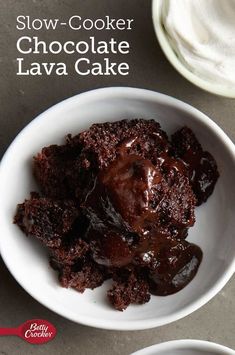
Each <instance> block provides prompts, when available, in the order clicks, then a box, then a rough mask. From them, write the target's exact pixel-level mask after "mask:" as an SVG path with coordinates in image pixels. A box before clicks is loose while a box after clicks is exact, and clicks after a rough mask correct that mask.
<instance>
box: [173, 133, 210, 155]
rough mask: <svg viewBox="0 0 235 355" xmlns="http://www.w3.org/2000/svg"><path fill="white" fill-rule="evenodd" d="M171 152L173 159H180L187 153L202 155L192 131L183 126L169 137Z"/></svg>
mask: <svg viewBox="0 0 235 355" xmlns="http://www.w3.org/2000/svg"><path fill="white" fill-rule="evenodd" d="M171 144H172V152H173V154H174V156H175V157H178V158H182V157H183V156H184V155H185V154H186V153H188V152H189V151H190V152H192V153H193V154H195V155H196V154H197V153H202V151H203V149H202V146H201V144H200V143H199V142H198V140H197V138H196V136H195V134H194V133H193V131H192V130H191V129H190V128H188V127H186V126H184V127H182V128H181V129H179V130H178V131H176V132H175V133H174V134H173V135H172V137H171Z"/></svg>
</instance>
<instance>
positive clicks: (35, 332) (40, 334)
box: [0, 319, 56, 344]
mask: <svg viewBox="0 0 235 355" xmlns="http://www.w3.org/2000/svg"><path fill="white" fill-rule="evenodd" d="M0 335H16V336H18V337H20V338H22V339H24V340H25V341H27V342H28V343H31V344H43V343H47V342H48V341H50V340H52V339H53V338H54V337H55V336H56V328H55V327H54V325H52V324H51V323H49V322H48V321H47V320H43V319H31V320H28V321H26V322H25V323H23V324H21V325H20V326H19V327H18V328H0Z"/></svg>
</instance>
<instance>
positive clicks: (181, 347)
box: [132, 339, 235, 355]
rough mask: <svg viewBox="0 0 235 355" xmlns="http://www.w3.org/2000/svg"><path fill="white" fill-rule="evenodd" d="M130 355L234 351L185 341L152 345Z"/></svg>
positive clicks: (234, 353)
mask: <svg viewBox="0 0 235 355" xmlns="http://www.w3.org/2000/svg"><path fill="white" fill-rule="evenodd" d="M132 355H235V351H234V350H232V349H229V348H227V347H225V346H222V345H219V344H215V343H211V342H209V341H202V340H191V339H185V340H173V341H167V342H165V343H161V344H157V345H152V346H149V347H148V348H145V349H142V350H139V351H136V352H135V353H133V354H132Z"/></svg>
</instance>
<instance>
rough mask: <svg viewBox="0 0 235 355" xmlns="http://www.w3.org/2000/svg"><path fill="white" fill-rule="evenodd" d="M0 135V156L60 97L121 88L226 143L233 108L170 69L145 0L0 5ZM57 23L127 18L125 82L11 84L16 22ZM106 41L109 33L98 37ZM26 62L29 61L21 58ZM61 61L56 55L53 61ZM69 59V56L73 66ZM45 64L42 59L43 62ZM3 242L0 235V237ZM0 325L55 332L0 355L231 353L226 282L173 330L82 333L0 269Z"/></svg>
mask: <svg viewBox="0 0 235 355" xmlns="http://www.w3.org/2000/svg"><path fill="white" fill-rule="evenodd" d="M0 5H1V11H0V24H1V30H0V65H1V78H0V93H1V94H0V101H1V105H0V136H1V140H0V141H1V144H0V148H1V154H2V153H3V152H4V151H5V149H6V148H7V147H8V145H9V144H10V142H11V140H12V139H13V138H14V137H15V135H16V134H17V133H18V132H19V131H20V130H21V129H22V128H23V127H24V126H25V125H26V124H27V123H28V122H30V121H31V120H32V119H33V117H35V116H36V115H37V114H38V113H40V112H42V111H43V110H45V109H46V108H48V107H49V106H51V105H53V104H54V103H56V102H59V101H60V100H62V99H63V98H66V97H69V96H72V95H74V94H77V93H79V92H83V91H86V90H89V89H93V88H97V87H103V86H112V85H115V86H117V85H125V86H135V87H143V88H148V89H153V90H156V91H159V92H163V93H167V94H169V95H172V96H174V97H177V98H179V99H182V100H183V101H186V102H188V103H190V104H192V105H193V106H195V107H197V108H198V109H200V110H202V111H203V112H205V113H206V114H208V115H209V116H210V117H211V118H212V119H213V120H214V121H215V122H217V123H218V124H219V125H220V126H221V127H222V128H223V129H224V131H225V132H226V133H227V134H228V135H229V136H230V138H232V139H233V140H234V138H235V121H234V116H235V101H234V100H229V99H224V98H220V97H216V96H213V95H210V94H208V93H206V92H203V91H202V90H200V89H197V88H196V87H194V86H193V85H191V84H190V83H188V82H187V81H186V80H185V79H183V78H182V77H181V76H180V75H178V74H177V72H176V71H175V70H174V69H173V68H172V67H171V66H170V64H169V63H168V62H167V60H166V59H165V57H164V55H163V54H162V52H161V50H160V48H159V46H158V44H157V41H156V39H155V36H154V32H153V28H152V23H151V6H150V1H148V0H118V1H117V0H86V1H85V0H64V1H62V0H61V1H59V0H45V1H42V0H33V1H31V0H0ZM20 14H24V15H31V16H32V17H49V16H51V17H57V16H60V17H61V16H62V17H63V18H64V19H66V18H67V17H69V16H71V15H74V14H81V15H83V16H85V17H93V18H95V17H100V16H104V15H106V14H109V15H110V16H113V17H118V18H121V17H130V18H135V26H134V30H133V31H132V32H128V34H127V33H126V32H120V33H115V37H116V38H119V39H126V38H128V40H129V41H130V43H131V46H132V53H131V54H130V55H128V62H129V63H130V66H131V71H130V75H129V76H128V77H120V76H119V77H91V76H89V77H79V76H76V75H73V76H69V77H61V78H60V77H46V76H44V77H35V78H32V77H17V76H16V75H15V58H16V57H17V53H16V49H15V41H16V39H17V38H18V36H19V32H18V31H16V30H15V18H16V16H18V15H20ZM95 35H97V38H100V39H108V36H110V34H108V33H104V32H103V33H98V34H96V33H95ZM86 36H88V33H87V32H79V33H76V32H75V33H74V32H72V31H68V30H67V31H65V30H58V31H56V33H54V34H53V33H52V32H40V37H41V38H43V39H48V40H49V39H50V40H55V39H56V38H60V39H61V40H63V39H64V40H69V39H77V40H79V39H81V40H82V39H86ZM29 59H30V58H29ZM58 59H59V61H63V59H64V58H63V56H61V57H60V58H58ZM75 59H76V56H72V57H71V59H66V61H69V60H71V62H74V60H75ZM48 61H49V59H48ZM3 237H4V236H1V238H3ZM0 273H1V284H0V326H16V325H18V324H20V323H21V322H23V321H25V320H26V319H31V318H37V317H38V318H45V319H48V320H49V321H51V322H52V323H53V324H55V326H56V327H57V330H58V335H57V337H56V339H55V340H54V341H52V342H51V343H48V344H45V345H42V346H33V345H29V344H27V343H24V342H23V341H22V340H20V339H17V338H14V337H11V338H9V337H2V338H0V354H31V353H32V354H55V353H56V354H88V355H89V354H93V353H95V354H97V355H99V354H111V353H112V354H128V353H130V352H132V351H134V350H137V349H140V348H143V347H146V346H149V345H152V344H155V343H159V342H162V341H166V340H171V339H182V338H195V339H204V340H211V341H215V342H218V343H221V344H224V345H227V346H229V347H232V348H235V336H234V329H235V316H234V308H235V299H234V294H235V282H234V281H235V280H234V278H233V279H232V280H231V281H230V282H229V283H228V284H227V286H226V287H225V288H224V289H223V290H222V291H221V292H220V294H219V295H217V296H216V297H215V298H214V299H213V300H212V301H211V302H209V303H208V304H207V305H206V306H204V307H203V308H201V309H200V310H198V311H196V312H194V313H193V314H192V315H190V316H188V317H186V318H185V319H182V320H180V321H177V322H175V323H173V324H170V325H167V326H164V327H161V328H156V329H152V330H146V331H138V332H116V331H105V330H98V329H93V328H88V327H84V326H81V325H77V324H74V323H72V322H70V321H68V320H65V319H63V318H62V317H60V316H57V315H56V314H54V313H52V312H51V311H49V310H47V309H46V308H44V307H43V306H41V305H40V304H39V303H37V302H36V301H34V300H33V299H32V298H31V297H30V296H29V295H28V294H27V293H26V292H25V291H24V290H23V289H22V288H21V287H20V286H19V285H18V284H17V283H16V282H15V281H14V279H13V278H12V276H11V275H10V274H9V272H8V271H7V269H6V268H5V266H4V265H3V263H2V262H0Z"/></svg>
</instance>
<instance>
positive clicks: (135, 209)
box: [14, 119, 219, 311]
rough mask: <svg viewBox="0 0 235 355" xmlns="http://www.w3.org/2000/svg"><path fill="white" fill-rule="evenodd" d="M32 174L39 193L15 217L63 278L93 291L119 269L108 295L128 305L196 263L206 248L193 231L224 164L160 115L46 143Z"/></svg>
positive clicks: (164, 290)
mask: <svg viewBox="0 0 235 355" xmlns="http://www.w3.org/2000/svg"><path fill="white" fill-rule="evenodd" d="M33 174H34V176H35V179H36V181H37V183H38V186H39V190H40V193H37V192H32V193H31V196H30V198H29V199H28V200H25V201H24V202H23V203H22V204H19V205H18V207H17V212H16V215H15V218H14V222H15V223H16V224H17V225H18V226H19V227H20V228H21V230H22V231H23V232H24V233H25V234H26V235H27V236H28V235H30V236H32V237H35V238H37V239H39V240H40V241H41V242H42V243H43V244H44V245H45V246H46V247H47V248H48V250H49V254H50V264H51V266H52V267H53V268H54V269H55V270H57V271H58V275H59V282H60V284H61V285H62V286H63V287H72V288H74V289H75V290H77V291H78V292H84V290H85V289H86V288H91V289H94V288H95V287H98V286H100V285H101V284H102V283H103V282H104V280H106V279H109V278H111V279H112V280H113V284H112V287H111V289H110V290H109V291H108V293H107V296H108V299H109V301H110V302H111V304H112V305H113V306H114V307H115V308H116V309H117V310H120V311H122V310H124V309H126V308H127V307H128V305H129V304H131V303H135V304H143V303H146V302H148V301H149V299H150V295H151V294H154V295H161V296H166V295H169V294H173V293H175V292H178V291H179V290H181V289H182V288H183V287H185V286H186V285H187V284H188V283H189V282H190V281H191V280H192V279H193V277H194V276H195V274H196V273H197V270H198V267H199V265H200V263H201V260H202V251H201V249H200V248H199V247H198V246H197V245H195V244H192V243H190V242H188V241H187V240H186V238H187V235H188V229H189V228H190V227H192V226H193V225H194V223H195V214H194V211H195V207H196V206H199V205H200V204H202V203H204V202H206V200H207V199H208V197H209V196H210V195H211V194H212V192H213V189H214V186H215V183H216V181H217V179H218V177H219V173H218V170H217V165H216V162H215V160H214V158H213V157H212V155H211V154H210V153H208V152H206V151H203V149H202V147H201V145H200V143H199V142H198V140H197V138H196V137H195V135H194V133H193V132H192V131H191V130H190V129H189V128H188V127H183V128H181V129H180V130H178V131H177V132H175V133H174V134H173V136H172V137H171V140H170V139H169V138H168V137H167V134H166V133H165V132H164V131H163V130H162V129H161V127H160V125H159V123H157V122H156V121H154V120H144V119H133V120H122V121H117V122H112V123H109V122H107V123H100V124H94V125H92V126H91V127H90V128H89V129H88V130H86V131H84V132H82V133H79V134H78V135H76V136H74V137H72V136H71V135H68V136H67V137H66V141H65V144H64V145H60V146H58V145H51V146H49V147H45V148H43V149H42V151H41V152H40V153H38V154H37V155H36V156H35V157H34V159H33Z"/></svg>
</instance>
